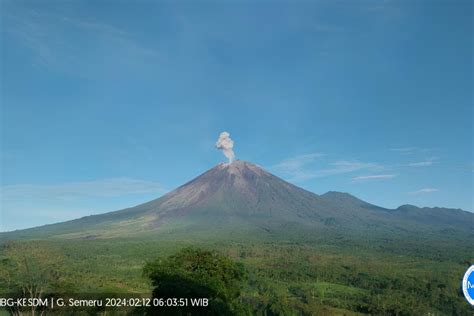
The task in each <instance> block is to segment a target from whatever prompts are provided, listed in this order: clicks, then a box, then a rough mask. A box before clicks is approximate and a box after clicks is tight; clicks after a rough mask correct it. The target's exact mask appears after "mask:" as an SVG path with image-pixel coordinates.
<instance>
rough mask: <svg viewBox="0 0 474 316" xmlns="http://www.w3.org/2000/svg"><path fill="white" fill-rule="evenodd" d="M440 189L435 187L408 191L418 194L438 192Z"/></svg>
mask: <svg viewBox="0 0 474 316" xmlns="http://www.w3.org/2000/svg"><path fill="white" fill-rule="evenodd" d="M438 191H439V190H438V189H434V188H425V189H420V190H417V191H413V192H408V193H409V194H415V195H418V194H425V193H433V192H438Z"/></svg>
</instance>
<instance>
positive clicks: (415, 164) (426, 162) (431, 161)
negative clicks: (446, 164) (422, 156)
mask: <svg viewBox="0 0 474 316" xmlns="http://www.w3.org/2000/svg"><path fill="white" fill-rule="evenodd" d="M437 159H438V158H436V157H432V158H429V159H427V160H424V161H417V162H411V163H409V164H408V167H429V166H431V165H433V164H434V163H435V162H436V160H437Z"/></svg>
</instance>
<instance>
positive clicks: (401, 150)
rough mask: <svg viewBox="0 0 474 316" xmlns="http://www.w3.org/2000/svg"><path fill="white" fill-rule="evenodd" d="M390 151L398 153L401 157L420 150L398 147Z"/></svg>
mask: <svg viewBox="0 0 474 316" xmlns="http://www.w3.org/2000/svg"><path fill="white" fill-rule="evenodd" d="M389 150H390V151H393V152H397V153H399V154H401V155H411V154H413V153H414V152H415V151H417V150H418V148H417V147H397V148H390V149H389Z"/></svg>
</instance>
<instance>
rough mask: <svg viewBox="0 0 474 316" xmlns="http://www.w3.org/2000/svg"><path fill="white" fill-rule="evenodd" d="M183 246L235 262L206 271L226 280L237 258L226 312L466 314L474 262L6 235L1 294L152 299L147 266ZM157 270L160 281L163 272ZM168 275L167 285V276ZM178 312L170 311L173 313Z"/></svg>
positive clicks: (404, 248)
mask: <svg viewBox="0 0 474 316" xmlns="http://www.w3.org/2000/svg"><path fill="white" fill-rule="evenodd" d="M190 245H192V246H193V247H199V248H200V249H204V251H205V249H208V250H212V252H210V253H212V254H214V255H216V256H217V255H218V256H221V257H219V258H224V259H222V260H223V261H222V260H221V259H219V260H221V261H219V262H225V264H226V265H228V266H227V267H234V268H232V269H234V270H232V269H230V268H225V269H221V270H215V271H214V270H213V271H214V272H212V273H208V274H205V275H211V276H213V277H216V278H221V279H226V278H227V277H225V276H223V273H227V272H228V271H234V272H235V271H240V270H238V269H237V268H235V267H236V266H238V267H241V268H242V270H241V272H235V273H234V274H233V275H234V276H238V277H236V281H235V282H236V283H232V287H233V289H232V290H229V291H230V292H232V293H234V294H232V295H233V296H232V295H231V296H232V300H233V301H232V303H231V305H232V304H233V305H232V306H233V307H232V308H231V310H232V311H229V313H233V314H257V315H320V314H321V315H356V314H373V315H426V314H428V313H431V315H433V314H434V315H469V314H470V313H472V309H471V308H470V306H469V305H468V303H467V302H466V301H465V300H464V298H463V296H462V293H461V289H460V284H461V279H462V275H463V273H464V272H465V270H466V268H467V267H468V266H469V265H470V264H471V263H472V259H473V258H472V252H471V253H469V252H467V253H466V251H465V249H461V248H456V247H451V246H450V247H446V249H443V248H442V247H441V246H440V245H437V246H436V247H435V246H433V245H431V247H430V245H429V244H422V243H418V244H417V243H410V242H409V241H401V240H400V241H392V242H388V241H385V242H378V243H373V242H372V243H368V242H367V243H361V242H359V243H357V244H356V243H355V242H351V241H350V240H340V241H337V242H324V243H323V242H320V243H308V242H306V243H297V242H290V241H288V242H278V243H277V242H272V241H268V242H267V241H258V242H257V241H252V242H250V241H247V242H237V241H226V242H224V241H222V242H192V243H191V242H171V241H169V240H168V241H165V240H163V241H160V240H157V241H150V240H143V239H128V240H125V239H97V240H43V241H5V242H3V243H2V244H1V250H0V264H1V268H0V282H1V283H0V289H1V290H0V291H1V292H2V293H0V296H1V297H6V296H8V295H10V296H12V295H17V296H21V295H22V294H21V293H24V294H23V295H28V291H36V295H38V294H39V295H41V296H42V297H51V296H66V297H67V296H80V295H89V296H90V297H99V296H102V297H110V296H120V295H128V296H130V295H132V296H134V297H151V295H152V292H153V288H154V286H156V282H155V281H156V278H155V280H154V279H153V277H151V275H153V273H150V271H151V270H150V267H153V265H155V267H157V265H158V267H161V268H162V269H165V270H163V271H178V270H179V269H178V268H176V269H173V268H172V267H173V266H176V267H178V266H179V262H185V261H186V260H188V261H189V260H191V259H189V256H188V259H186V260H184V259H183V258H185V257H183V256H181V257H179V250H181V249H183V248H184V249H186V247H188V246H190ZM193 249H196V248H193ZM188 250H189V249H188ZM184 251H186V250H184ZM189 251H191V250H189ZM177 253H178V254H177ZM173 255H174V257H173ZM169 256H171V257H169ZM209 256H210V255H208V257H209ZM166 258H168V259H166ZM173 258H174V259H173ZM170 260H171V261H170ZM173 260H174V261H173ZM216 260H217V259H216ZM226 260H228V261H226ZM163 262H164V263H163ZM166 262H168V266H166ZM170 262H171V263H170ZM234 263H235V266H234V265H233V264H234ZM160 264H161V265H160ZM145 267H147V268H145ZM166 267H168V268H169V269H168V270H166ZM170 267H171V268H170ZM183 269H184V268H183ZM229 269H230V270H229ZM235 269H237V270H235ZM147 271H148V273H147ZM179 271H187V270H179ZM225 271H227V272H225ZM160 273H161V272H160ZM173 273H174V272H173ZM239 273H242V274H241V275H240V274H239ZM156 275H159V276H160V277H159V278H158V279H163V276H164V275H163V274H155V276H156ZM186 275H192V274H186ZM181 276H182V275H178V277H181ZM173 277H176V275H174V276H173ZM193 280H194V279H193ZM205 280H206V281H205V282H207V283H206V284H214V285H213V286H217V285H215V284H220V283H215V282H217V281H215V280H214V279H212V278H210V279H209V278H208V277H206V279H205ZM169 281H170V283H169V284H172V282H173V279H172V278H170V279H169ZM194 281H196V282H200V281H201V279H199V280H194ZM213 282H214V283H213ZM219 282H220V281H219ZM226 282H227V281H226ZM224 283H225V282H224ZM226 284H227V283H226ZM155 290H156V288H155ZM219 291H220V292H219V293H222V290H219ZM226 291H227V290H226ZM230 292H229V293H230ZM154 293H155V292H154ZM176 293H179V291H178V292H175V294H176ZM235 293H238V294H235ZM155 294H156V293H155ZM165 294H166V293H165ZM168 294H169V293H168ZM176 295H178V294H176ZM226 297H227V296H226ZM229 297H230V296H229ZM236 304H237V305H236ZM229 306H230V305H229ZM236 306H239V307H238V308H237V307H236ZM102 310H103V309H101V308H96V309H94V308H88V309H86V310H85V311H84V312H85V313H88V314H90V313H92V314H95V313H100V312H101V311H102ZM178 310H179V309H174V310H173V313H176V312H177V311H178ZM7 312H8V309H4V313H7ZM10 312H12V311H11V310H10ZM46 312H47V313H48V311H46ZM76 312H78V311H76ZM115 312H116V313H140V314H143V313H144V311H143V310H140V309H137V308H135V309H132V308H128V309H124V308H121V309H118V310H115ZM67 313H71V310H69V311H68V312H67ZM112 313H114V311H112ZM109 314H110V312H109Z"/></svg>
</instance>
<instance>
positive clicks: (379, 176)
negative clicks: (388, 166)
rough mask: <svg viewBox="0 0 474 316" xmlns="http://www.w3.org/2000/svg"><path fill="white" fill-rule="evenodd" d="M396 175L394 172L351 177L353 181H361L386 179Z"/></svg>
mask: <svg viewBox="0 0 474 316" xmlns="http://www.w3.org/2000/svg"><path fill="white" fill-rule="evenodd" d="M396 176H397V175H395V174H375V175H366V176H358V177H354V178H352V180H353V181H355V182H361V181H375V180H387V179H392V178H395V177H396Z"/></svg>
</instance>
